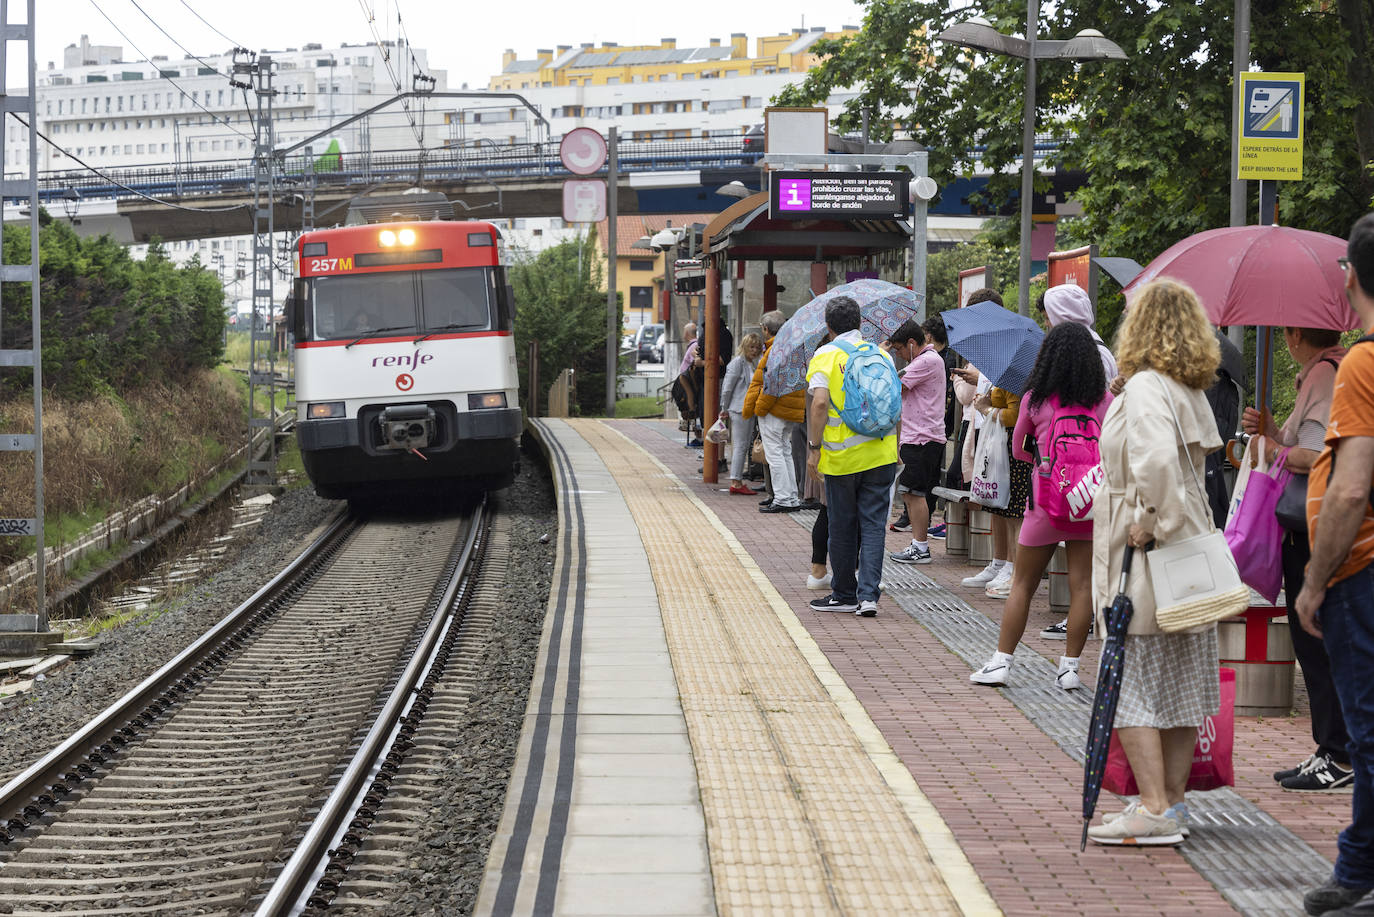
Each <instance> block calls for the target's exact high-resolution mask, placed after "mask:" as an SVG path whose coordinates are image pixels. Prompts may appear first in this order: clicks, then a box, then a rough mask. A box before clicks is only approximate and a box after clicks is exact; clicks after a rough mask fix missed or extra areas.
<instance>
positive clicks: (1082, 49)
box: [935, 0, 1127, 315]
mask: <svg viewBox="0 0 1374 917" xmlns="http://www.w3.org/2000/svg"><path fill="white" fill-rule="evenodd" d="M1039 18H1040V0H1027V3H1026V37H1025V38H1018V37H1016V36H1015V35H1004V34H1002V33H1001V32H999V31H997V30H996V29H995V28H993V26H992V23H990V22H988V21H987V20H986V19H983V18H982V17H974V18H973V19H969V20H966V21H964V22H959V23H955V24H954V25H952V26H950V27H949V28H947V29H945V30H944V31H943V32H941V33H940V34H939V35H937V36H935V37H936V38H937V39H939V40H940V41H946V42H949V43H950V44H955V45H960V46H962V47H965V48H972V49H973V50H975V51H986V52H988V53H990V54H1005V55H1007V56H1008V57H1018V58H1020V59H1021V60H1024V61H1025V62H1026V98H1025V114H1024V122H1025V123H1024V124H1023V125H1022V145H1021V278H1020V284H1019V286H1018V290H1017V305H1018V308H1019V309H1020V311H1021V314H1022V315H1029V314H1030V264H1031V198H1032V196H1033V195H1034V193H1035V158H1034V157H1035V62H1036V61H1037V60H1126V59H1127V58H1126V52H1125V51H1123V50H1121V48H1120V46H1119V45H1117V44H1116V43H1115V42H1112V41H1110V40H1108V39H1107V38H1106V37H1105V36H1104V35H1103V34H1102V33H1101V32H1099V31H1097V29H1084V30H1083V31H1081V32H1079V33H1078V34H1077V35H1075V36H1074V37H1073V38H1070V39H1068V40H1067V41H1051V40H1039V39H1037V38H1036V37H1035V33H1036V30H1037V27H1038V20H1039Z"/></svg>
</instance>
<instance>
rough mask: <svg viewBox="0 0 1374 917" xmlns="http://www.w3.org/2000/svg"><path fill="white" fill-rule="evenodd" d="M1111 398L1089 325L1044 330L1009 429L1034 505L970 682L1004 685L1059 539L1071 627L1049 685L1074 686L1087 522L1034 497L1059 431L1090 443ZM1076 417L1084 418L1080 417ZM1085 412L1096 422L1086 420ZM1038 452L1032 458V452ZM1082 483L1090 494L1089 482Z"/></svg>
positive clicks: (1083, 629) (1086, 571)
mask: <svg viewBox="0 0 1374 917" xmlns="http://www.w3.org/2000/svg"><path fill="white" fill-rule="evenodd" d="M1111 401H1112V396H1111V395H1110V394H1109V393H1108V392H1107V377H1106V375H1105V373H1103V371H1102V361H1101V360H1100V359H1099V358H1098V356H1097V345H1096V344H1095V343H1094V342H1093V339H1092V335H1091V333H1090V332H1089V331H1088V329H1087V328H1085V327H1083V326H1082V325H1076V324H1063V325H1059V326H1057V327H1055V328H1053V329H1051V330H1050V333H1049V334H1047V335H1046V336H1045V342H1044V343H1043V344H1042V345H1041V346H1040V354H1039V356H1038V357H1037V358H1036V361H1035V368H1034V369H1033V370H1031V375H1030V379H1028V380H1027V382H1026V393H1025V395H1024V396H1022V399H1021V415H1020V416H1019V417H1018V418H1017V421H1016V429H1015V430H1013V431H1012V437H1011V447H1012V454H1013V455H1014V456H1015V457H1016V458H1018V459H1021V460H1022V461H1028V462H1032V463H1033V465H1032V472H1031V479H1032V497H1033V499H1032V501H1031V502H1032V505H1031V507H1030V508H1029V509H1027V510H1026V515H1025V520H1024V522H1022V524H1021V533H1020V535H1019V536H1018V537H1017V549H1016V567H1015V569H1014V571H1013V573H1012V583H1011V594H1010V595H1008V596H1007V602H1006V605H1005V606H1004V608H1003V610H1002V630H1001V634H1000V636H999V637H998V640H997V652H995V653H993V654H992V658H991V659H990V660H988V663H987V664H986V665H984V666H983V667H982V668H981V669H979V670H978V671H977V672H974V673H973V674H972V675H971V676H969V678H970V680H971V681H972V682H973V683H974V684H980V685H1004V684H1006V683H1007V675H1008V674H1010V672H1011V663H1012V654H1013V653H1014V652H1015V651H1016V644H1017V643H1018V642H1019V641H1020V640H1021V635H1022V634H1024V633H1025V631H1026V618H1027V616H1028V615H1029V613H1030V601H1031V596H1032V595H1034V594H1035V590H1036V589H1037V588H1038V587H1039V586H1040V578H1041V576H1042V575H1043V574H1044V572H1045V569H1046V568H1047V567H1048V566H1049V563H1050V558H1051V557H1053V555H1054V550H1055V548H1056V547H1057V546H1058V544H1059V543H1060V542H1061V541H1062V542H1063V543H1064V546H1065V549H1066V550H1067V553H1068V560H1069V633H1068V645H1067V646H1066V647H1065V648H1064V650H1065V655H1063V656H1061V657H1060V658H1059V673H1058V675H1057V677H1056V678H1055V684H1057V685H1058V686H1059V687H1060V688H1062V689H1064V690H1065V691H1072V690H1073V689H1075V688H1077V687H1079V686H1080V685H1081V682H1080V681H1079V680H1078V657H1079V655H1080V654H1081V653H1082V652H1083V645H1084V644H1085V643H1087V640H1088V629H1089V627H1090V626H1091V623H1092V551H1093V545H1092V537H1093V524H1092V520H1091V519H1090V518H1089V519H1086V520H1083V521H1073V520H1071V519H1068V518H1065V517H1063V516H1062V515H1060V516H1052V515H1051V514H1050V509H1056V510H1062V508H1063V506H1064V504H1063V502H1062V501H1061V502H1060V503H1059V504H1057V505H1056V506H1054V507H1050V508H1047V507H1046V506H1044V505H1042V500H1041V499H1040V495H1041V493H1042V491H1041V489H1040V488H1041V485H1042V483H1043V482H1045V481H1048V480H1049V479H1050V478H1049V476H1050V475H1051V474H1058V473H1059V472H1061V471H1062V469H1057V468H1055V467H1054V465H1055V461H1056V458H1055V456H1056V454H1059V453H1058V451H1057V450H1056V448H1055V444H1054V437H1055V435H1056V433H1060V434H1062V432H1063V431H1066V430H1068V431H1073V432H1080V431H1081V432H1082V433H1083V434H1085V435H1084V437H1082V438H1080V439H1079V442H1088V441H1091V442H1093V443H1094V444H1095V437H1096V436H1097V434H1098V433H1099V432H1100V430H1101V424H1102V418H1103V417H1104V416H1105V415H1106V413H1107V407H1108V405H1110V404H1111ZM1076 418H1085V420H1084V421H1082V422H1080V421H1079V420H1078V419H1076ZM1087 418H1091V420H1095V421H1096V422H1095V423H1092V422H1091V421H1089V420H1086V419H1087ZM1037 453H1038V456H1037ZM1083 489H1084V490H1085V492H1087V495H1088V496H1089V497H1090V496H1091V492H1090V491H1091V489H1092V488H1090V487H1089V485H1088V483H1084V485H1083Z"/></svg>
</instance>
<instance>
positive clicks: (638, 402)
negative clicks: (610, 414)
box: [615, 395, 663, 417]
mask: <svg viewBox="0 0 1374 917" xmlns="http://www.w3.org/2000/svg"><path fill="white" fill-rule="evenodd" d="M615 416H616V417H662V416H663V405H661V404H659V403H658V399H657V398H654V397H653V396H652V395H641V396H636V397H633V398H621V399H620V400H619V401H617V402H616V403H615Z"/></svg>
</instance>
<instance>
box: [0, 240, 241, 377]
mask: <svg viewBox="0 0 1374 917" xmlns="http://www.w3.org/2000/svg"><path fill="white" fill-rule="evenodd" d="M3 244H4V251H5V262H6V263H9V264H14V263H26V262H27V261H28V260H29V254H28V250H29V230H28V227H24V226H17V227H16V226H7V227H5V229H4V237H3ZM39 258H40V262H41V268H40V276H41V279H42V283H41V289H40V293H39V301H40V303H41V305H42V311H43V384H44V387H45V388H46V389H49V390H51V391H55V392H58V393H61V394H70V395H83V394H86V393H89V392H92V391H97V390H114V391H126V390H128V389H129V388H131V387H138V386H141V385H143V384H144V383H145V382H151V383H160V382H166V383H169V384H173V385H174V384H176V383H177V382H178V381H179V380H180V379H181V378H182V377H184V374H185V373H186V371H187V370H190V369H196V368H211V367H213V366H214V365H215V364H216V363H217V362H218V361H219V358H220V356H221V355H222V353H223V339H224V321H225V318H224V293H223V290H222V289H221V288H220V285H219V283H218V282H217V281H216V279H215V277H214V275H213V274H212V273H211V272H209V271H207V270H205V268H203V267H202V266H201V265H200V263H199V262H198V261H194V260H193V261H192V263H191V264H190V265H188V266H186V267H177V266H176V265H175V264H173V263H172V262H171V260H170V259H168V257H167V255H166V251H165V250H164V249H163V248H162V246H161V245H159V244H156V243H154V244H153V245H151V246H150V247H149V251H148V255H147V257H146V258H145V259H144V260H142V261H135V260H134V259H132V258H130V257H129V253H128V251H127V250H126V249H125V248H124V246H122V245H119V244H118V243H116V242H115V241H114V240H113V239H111V238H110V237H109V236H101V237H99V238H94V239H82V238H79V237H78V236H77V235H76V234H75V233H74V232H73V231H72V229H71V227H70V226H68V225H67V224H66V223H64V222H62V221H60V220H51V221H47V222H45V223H44V225H43V228H42V229H41V230H40V235H39ZM3 293H4V300H3V314H2V316H0V317H2V318H3V320H2V321H0V345H2V346H4V347H12V348H27V347H31V346H32V344H33V333H32V318H31V313H30V301H31V300H30V293H29V287H28V286H27V285H26V284H5V285H4V289H3ZM29 384H30V377H29V376H28V374H27V373H22V372H14V373H7V374H5V375H4V376H3V377H0V390H3V391H14V390H17V389H18V388H20V387H24V386H27V385H29Z"/></svg>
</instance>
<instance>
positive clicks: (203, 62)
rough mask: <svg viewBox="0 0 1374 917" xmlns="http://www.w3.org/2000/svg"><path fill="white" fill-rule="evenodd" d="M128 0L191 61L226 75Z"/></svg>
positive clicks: (134, 1) (136, 1) (135, 1)
mask: <svg viewBox="0 0 1374 917" xmlns="http://www.w3.org/2000/svg"><path fill="white" fill-rule="evenodd" d="M129 2H130V3H132V4H133V5H134V9H136V10H138V11H139V12H140V13H142V14H143V18H145V19H147V20H148V21H149V22H151V23H152V24H153V27H154V28H156V29H157V30H158V31H159V32H161V33H162V34H163V35H166V36H167V40H168V41H170V42H171V43H172V44H174V45H176V46H177V47H178V48H180V49H181V50H182V53H184V54H185V55H186V56H187V57H188V58H189V59H191V60H193V61H196V62H197V63H199V64H200V65H201V66H202V67H205V68H207V69H209V70H213V71H215V73H218V74H219V75H220V76H225V75H226V74H224V73H220V69H219V68H218V67H216V66H214V65H213V64H211V63H210V62H209V61H207V60H206V59H205V58H203V57H201V56H199V55H197V54H192V53H191V49H190V48H187V47H186V46H185V45H183V44H182V43H181V42H179V41H177V40H176V39H175V38H173V37H172V33H171V32H168V31H167V30H166V29H164V28H163V27H162V23H160V22H158V21H157V20H156V19H154V18H153V17H152V16H149V15H148V11H147V10H145V9H144V8H143V7H141V6H139V5H138V0H129Z"/></svg>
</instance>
